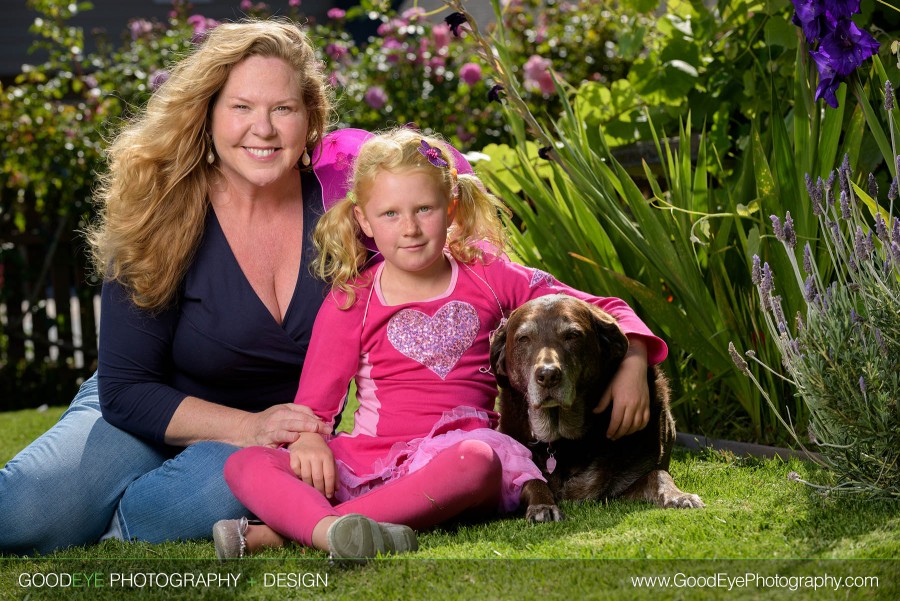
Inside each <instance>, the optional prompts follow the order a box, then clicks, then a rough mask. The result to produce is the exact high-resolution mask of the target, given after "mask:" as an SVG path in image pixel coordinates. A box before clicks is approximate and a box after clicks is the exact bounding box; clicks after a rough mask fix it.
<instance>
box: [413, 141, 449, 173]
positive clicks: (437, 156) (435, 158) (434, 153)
mask: <svg viewBox="0 0 900 601" xmlns="http://www.w3.org/2000/svg"><path fill="white" fill-rule="evenodd" d="M419 152H421V153H422V156H423V157H425V158H426V159H428V162H429V163H431V164H432V165H434V166H435V167H449V166H450V163H448V162H447V161H446V160H445V159H444V153H442V152H441V149H440V148H436V147H434V146H431V145H429V144H428V142H426V141H425V140H422V145H421V146H419Z"/></svg>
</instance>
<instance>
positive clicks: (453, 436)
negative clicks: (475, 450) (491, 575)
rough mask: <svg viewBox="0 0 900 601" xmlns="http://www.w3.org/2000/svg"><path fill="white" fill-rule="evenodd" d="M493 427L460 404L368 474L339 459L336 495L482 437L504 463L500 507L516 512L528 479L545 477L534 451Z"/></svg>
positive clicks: (368, 486)
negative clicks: (338, 481) (420, 436)
mask: <svg viewBox="0 0 900 601" xmlns="http://www.w3.org/2000/svg"><path fill="white" fill-rule="evenodd" d="M491 426H492V423H491V418H490V416H488V414H487V413H485V412H484V411H479V410H478V409H474V408H472V407H457V408H455V409H453V410H452V411H447V412H445V413H444V415H443V416H441V419H439V420H438V422H437V423H436V424H435V425H434V427H433V428H432V429H431V432H429V433H428V434H427V435H426V436H423V437H422V438H416V439H414V440H411V441H409V442H399V443H396V444H394V445H393V447H391V450H390V452H389V453H388V455H387V456H386V457H384V458H383V459H379V460H377V461H375V462H374V463H373V465H372V472H371V473H369V474H357V473H356V472H355V471H354V470H353V469H352V468H351V467H350V466H348V465H347V464H346V463H344V462H343V461H341V460H339V459H338V460H337V461H336V465H337V472H338V478H339V480H340V486H338V490H337V491H336V492H335V497H336V499H337V501H338V502H341V503H343V502H344V501H348V500H350V499H354V498H356V497H358V496H360V495H363V494H365V493H367V492H369V491H370V490H372V489H373V488H377V487H378V486H381V485H383V484H386V483H388V482H391V481H392V480H396V479H397V478H402V477H403V476H406V475H407V474H411V473H413V472H415V471H416V470H419V469H421V468H422V467H423V466H424V465H426V464H427V463H428V462H429V461H431V460H432V459H433V458H434V457H435V456H436V455H437V454H438V453H440V452H441V451H444V450H445V449H447V448H449V447H451V446H453V445H455V444H456V443H458V442H462V441H464V440H482V441H484V442H486V443H487V444H489V445H490V446H491V448H492V449H493V450H494V452H495V453H497V455H498V456H499V457H500V462H501V464H502V465H503V476H502V477H503V482H502V496H501V500H500V507H499V508H498V509H499V510H500V511H501V512H503V513H509V512H512V511H515V510H516V508H517V507H518V506H519V495H520V493H521V492H522V486H523V485H524V484H525V483H526V482H528V481H529V480H541V481H546V480H545V479H544V477H543V476H542V475H541V470H539V469H538V468H537V466H536V465H535V464H534V462H533V461H532V460H531V451H529V450H528V449H527V448H526V447H525V446H524V445H522V444H521V443H519V442H518V441H516V440H514V439H512V438H510V437H509V436H507V435H506V434H501V433H500V432H497V431H496V430H494V429H493V428H492V427H491ZM348 442H349V441H348ZM348 450H349V449H348Z"/></svg>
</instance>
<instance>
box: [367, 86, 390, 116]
mask: <svg viewBox="0 0 900 601" xmlns="http://www.w3.org/2000/svg"><path fill="white" fill-rule="evenodd" d="M363 99H364V100H365V101H366V104H368V105H369V106H371V107H372V108H373V109H375V110H378V109H380V108H382V107H383V106H384V105H385V104H387V101H388V97H387V93H386V92H385V91H384V89H382V88H381V87H380V86H372V87H371V88H369V89H368V90H366V94H365V96H364V97H363Z"/></svg>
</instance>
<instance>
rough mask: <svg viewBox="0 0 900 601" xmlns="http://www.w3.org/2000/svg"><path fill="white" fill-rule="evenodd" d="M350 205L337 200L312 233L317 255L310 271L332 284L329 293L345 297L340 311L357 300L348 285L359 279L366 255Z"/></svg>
mask: <svg viewBox="0 0 900 601" xmlns="http://www.w3.org/2000/svg"><path fill="white" fill-rule="evenodd" d="M353 206H354V205H353V203H352V202H351V201H350V199H349V198H344V199H342V200H340V201H338V203H337V204H335V205H334V206H333V207H331V208H330V209H329V210H327V211H325V214H324V215H322V217H320V218H319V222H318V223H317V224H316V229H315V231H314V232H313V244H314V245H315V247H316V251H317V255H316V257H315V258H314V259H313V261H312V263H311V265H310V268H311V269H312V271H313V273H314V274H315V275H316V276H317V277H318V278H319V279H321V280H324V281H325V282H328V283H329V284H331V288H332V290H340V291H342V292H344V293H345V294H346V295H347V301H346V303H345V304H344V305H343V306H342V307H341V308H342V309H347V308H349V307H350V306H352V305H353V303H354V302H355V300H356V291H355V290H354V288H353V286H352V285H351V282H353V281H354V280H355V279H356V278H358V277H359V274H360V268H361V267H362V266H363V265H364V264H365V262H366V258H367V256H368V255H367V251H366V247H365V246H363V244H362V242H360V229H359V224H358V223H357V222H356V216H355V215H354V214H353Z"/></svg>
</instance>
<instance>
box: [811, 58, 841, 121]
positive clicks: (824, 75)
mask: <svg viewBox="0 0 900 601" xmlns="http://www.w3.org/2000/svg"><path fill="white" fill-rule="evenodd" d="M809 54H810V56H812V58H813V60H814V61H815V62H816V69H817V70H818V72H819V85H818V86H816V97H815V99H816V100H817V101H818V100H820V99H822V98H824V99H825V102H827V103H828V106H830V107H831V108H833V109H836V108H837V107H838V101H837V96H835V92H837V89H838V88H839V87H840V85H841V78H840V77H838V75H837V73H836V72H835V70H834V68H833V67H832V66H831V62H830V61H829V58H828V57H827V56H826V55H824V54H820V53H818V52H810V53H809Z"/></svg>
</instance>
